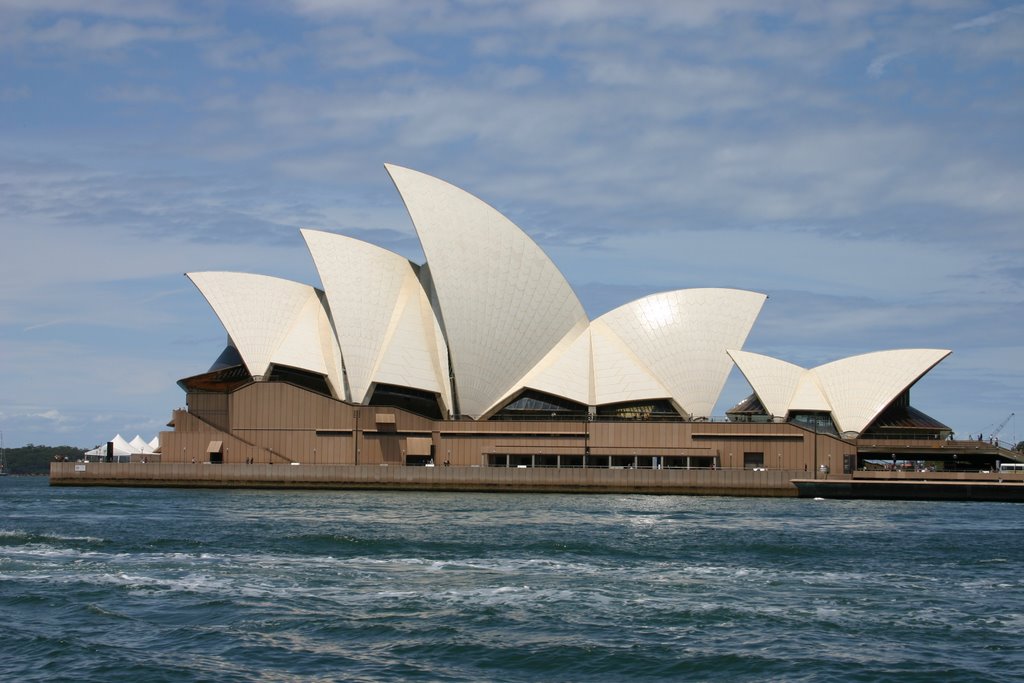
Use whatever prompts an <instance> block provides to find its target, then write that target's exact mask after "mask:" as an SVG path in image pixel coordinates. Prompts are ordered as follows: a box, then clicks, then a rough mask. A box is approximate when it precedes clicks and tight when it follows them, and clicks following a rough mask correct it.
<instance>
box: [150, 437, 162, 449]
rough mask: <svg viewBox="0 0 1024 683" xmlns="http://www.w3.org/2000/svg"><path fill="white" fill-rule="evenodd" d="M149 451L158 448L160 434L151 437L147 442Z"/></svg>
mask: <svg viewBox="0 0 1024 683" xmlns="http://www.w3.org/2000/svg"><path fill="white" fill-rule="evenodd" d="M149 448H150V449H151V450H150V453H155V452H156V451H157V449H158V448H160V435H159V434H157V435H156V436H154V437H153V440H152V441H150V442H149Z"/></svg>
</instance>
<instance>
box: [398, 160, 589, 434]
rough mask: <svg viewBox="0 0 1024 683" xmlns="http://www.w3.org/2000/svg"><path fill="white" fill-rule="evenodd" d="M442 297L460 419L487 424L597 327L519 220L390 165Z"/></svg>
mask: <svg viewBox="0 0 1024 683" xmlns="http://www.w3.org/2000/svg"><path fill="white" fill-rule="evenodd" d="M386 168H387V170H388V173H389V174H390V175H391V178H392V180H393V181H394V183H395V186H396V187H397V188H398V192H399V193H400V194H401V195H402V200H403V201H404V202H405V206H406V208H407V209H408V211H409V216H410V217H411V219H412V222H413V225H414V226H415V228H416V233H417V234H418V235H419V238H420V243H421V245H422V246H423V252H424V254H425V255H426V257H427V263H429V264H430V275H431V277H432V279H433V285H434V287H435V288H436V292H437V301H438V305H439V307H440V311H441V314H440V317H441V324H442V328H443V330H444V334H445V339H446V340H447V342H448V350H449V353H450V354H451V364H452V370H453V372H454V375H455V387H456V393H457V400H458V406H459V411H460V412H461V413H462V414H464V415H469V416H471V417H479V416H481V415H483V414H484V412H485V411H486V410H487V409H488V408H489V407H491V406H492V405H493V404H494V403H495V401H497V400H498V399H499V398H501V397H502V396H503V395H504V394H505V393H506V392H508V390H509V389H510V388H511V387H513V386H514V385H515V383H516V382H517V380H520V379H521V378H522V377H523V376H525V375H526V374H527V373H528V372H529V371H530V370H531V369H532V368H533V367H534V366H536V365H537V364H538V363H539V362H540V361H541V360H542V359H543V358H544V357H545V356H546V355H547V354H548V353H549V352H550V351H551V350H552V349H553V348H554V347H555V346H556V345H557V344H558V343H559V342H560V341H562V340H563V339H565V337H566V336H567V335H569V334H570V332H572V331H573V330H574V328H575V330H576V331H577V332H581V331H582V330H583V329H585V328H586V326H587V324H588V319H587V315H586V313H585V312H584V311H583V306H582V304H580V302H579V299H577V298H576V294H575V292H573V291H572V288H571V287H570V286H569V283H568V282H566V280H565V278H564V277H563V276H562V274H561V273H560V272H559V271H558V268H556V267H555V264H554V263H552V262H551V259H549V258H548V256H547V254H545V253H544V252H543V251H542V250H541V248H540V247H538V246H537V245H536V244H535V243H534V241H533V240H531V239H530V238H529V237H528V236H527V235H526V233H524V232H523V231H522V230H520V229H519V228H518V227H517V226H516V225H515V224H514V223H512V221H510V220H509V219H508V218H506V217H505V216H503V215H502V214H501V213H499V212H498V211H497V210H495V209H494V208H492V207H491V206H490V205H488V204H486V203H485V202H483V201H482V200H480V199H478V198H477V197H474V196H473V195H471V194H470V193H468V192H466V191H465V190H462V189H459V188H458V187H455V186H454V185H451V184H449V183H446V182H444V181H443V180H439V179H437V178H434V177H432V176H429V175H427V174H425V173H420V172H419V171H413V170H411V169H408V168H403V167H401V166H393V165H387V167H386Z"/></svg>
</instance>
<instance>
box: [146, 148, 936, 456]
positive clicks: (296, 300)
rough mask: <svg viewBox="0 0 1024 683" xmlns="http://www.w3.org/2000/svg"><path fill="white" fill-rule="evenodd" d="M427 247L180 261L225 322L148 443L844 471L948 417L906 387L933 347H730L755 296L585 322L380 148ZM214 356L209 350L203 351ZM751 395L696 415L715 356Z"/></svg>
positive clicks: (323, 235)
mask: <svg viewBox="0 0 1024 683" xmlns="http://www.w3.org/2000/svg"><path fill="white" fill-rule="evenodd" d="M387 171H388V173H389V174H390V175H391V178H392V180H393V181H394V183H395V186H396V187H397V189H398V192H399V194H400V196H401V198H402V200H403V201H404V203H405V206H406V208H407V210H408V213H409V215H410V217H411V219H412V223H413V225H414V227H415V230H416V233H417V235H418V236H419V240H420V243H421V245H422V248H423V253H424V255H425V257H426V261H425V263H422V264H420V263H413V262H411V261H409V260H407V259H406V258H404V257H402V256H400V255H398V254H395V253H392V252H390V251H387V250H385V249H382V248H380V247H377V246H374V245H372V244H368V243H366V242H363V241H360V240H357V239H353V238H350V237H346V236H343V235H339V234H334V233H329V232H321V231H318V230H302V231H301V234H302V238H303V239H304V240H305V243H306V246H307V248H308V249H309V253H310V255H311V257H312V261H313V264H314V266H315V268H316V273H317V275H318V276H319V283H320V286H319V287H317V286H313V285H310V284H304V283H299V282H293V281H288V280H282V279H279V278H275V277H268V276H263V275H255V274H248V273H232V272H197V273H189V274H188V277H189V278H190V279H191V281H192V282H193V283H194V284H195V286H196V287H197V288H198V289H199V291H200V292H201V294H202V295H203V296H204V297H205V299H206V301H207V302H208V303H209V305H210V306H211V307H212V309H213V311H214V312H215V313H216V315H217V317H218V318H219V320H220V322H221V323H222V324H223V326H224V328H225V330H226V332H227V346H226V348H224V350H223V352H222V353H221V354H220V356H219V357H218V358H217V360H216V362H215V363H214V364H213V366H212V367H211V368H210V369H209V370H208V371H207V372H204V373H202V374H196V375H194V376H191V377H187V378H185V379H182V380H180V382H179V384H180V386H181V387H182V388H183V389H184V390H185V392H186V396H187V408H185V409H181V410H178V411H175V413H174V417H173V421H172V423H171V426H172V427H173V430H172V431H169V432H165V433H164V434H162V435H161V438H160V442H161V450H162V454H161V457H162V461H163V462H164V463H173V462H181V463H189V462H209V463H238V464H249V463H256V464H267V463H270V464H289V463H291V464H300V463H301V464H313V465H332V464H335V465H392V466H409V465H412V466H420V465H427V466H429V465H434V466H437V467H443V466H451V467H479V468H495V467H497V468H523V467H526V468H541V467H543V468H599V469H601V468H603V469H618V468H624V469H644V468H646V469H651V470H659V469H704V470H719V469H720V470H728V469H741V470H742V469H747V470H758V471H760V470H776V469H780V470H787V471H790V472H795V473H800V472H807V473H809V474H808V476H810V473H817V472H819V471H821V472H827V471H831V472H833V473H835V474H841V473H844V472H845V473H849V472H851V471H853V470H855V469H856V468H858V467H860V466H863V464H864V463H865V462H866V461H868V460H870V459H888V458H889V457H890V455H892V458H893V460H895V459H896V453H899V454H900V459H901V460H903V459H905V458H908V457H925V456H926V455H929V454H930V455H932V457H933V458H934V457H936V456H935V454H934V452H932V451H929V449H930V448H932V447H933V446H934V445H935V444H936V443H942V442H945V441H947V440H948V438H949V437H950V429H949V428H948V427H946V426H945V425H943V424H942V423H940V422H938V421H936V420H935V419H933V418H931V417H929V416H927V415H925V414H924V413H922V412H920V411H918V410H916V409H915V408H914V407H912V406H911V404H910V389H911V387H912V386H913V385H914V384H915V383H916V382H917V381H918V380H920V379H921V378H922V377H923V376H924V375H925V374H926V373H927V372H928V371H929V370H930V369H931V368H933V367H934V366H935V365H936V364H937V363H939V362H940V361H942V360H943V359H944V358H945V357H946V356H947V355H948V354H949V353H950V352H949V351H947V350H943V349H901V350H888V351H876V352H873V353H867V354H864V355H858V356H854V357H850V358H843V359H840V360H836V361H834V362H831V363H827V364H825V365H821V366H818V367H815V368H802V367H799V366H797V365H794V364H792V363H789V362H787V361H785V360H781V359H776V358H771V357H769V356H765V355H761V354H758V353H754V352H751V351H747V350H743V346H744V343H745V341H746V339H747V336H748V334H749V333H750V331H751V328H752V327H753V325H754V323H755V321H756V319H757V316H758V314H759V312H760V310H761V307H762V305H764V303H765V300H766V296H765V295H764V294H760V293H757V292H751V291H743V290H736V289H717V288H715V289H682V290H677V291H670V292H663V293H659V294H652V295H650V296H646V297H644V298H641V299H638V300H636V301H633V302H631V303H628V304H626V305H624V306H621V307H619V308H617V309H615V310H612V311H610V312H608V313H605V314H604V315H601V316H600V317H597V318H595V319H593V320H591V319H590V318H589V317H588V316H587V314H586V313H585V312H584V309H583V306H582V305H581V304H580V301H579V299H578V298H577V296H576V294H575V293H574V292H573V289H572V287H570V285H569V283H568V282H567V281H566V280H565V278H564V277H563V276H562V274H561V273H560V272H559V270H558V268H557V267H556V265H555V264H554V263H553V262H552V261H551V259H550V258H548V256H547V255H546V254H545V253H544V252H543V251H542V250H541V249H540V247H538V246H537V244H536V243H534V241H533V240H532V239H531V238H530V237H529V236H528V235H527V234H526V233H525V232H524V231H523V230H521V229H520V228H518V227H517V226H516V225H514V224H513V223H512V222H511V221H510V220H509V219H507V218H506V217H505V216H503V215H502V214H501V213H499V212H498V211H496V210H495V209H493V208H492V207H491V206H489V205H488V204H486V203H485V202H483V201H481V200H480V199H478V198H476V197H475V196H473V195H471V194H469V193H468V192H466V191H464V190H461V189H459V188H457V187H454V186H453V185H451V184H449V183H446V182H444V181H442V180H439V179H437V178H434V177H431V176H429V175H426V174H424V173H420V172H417V171H413V170H410V169H407V168H402V167H398V166H390V165H389V166H387ZM215 354H216V350H212V352H211V357H213V356H214V355H215ZM734 365H735V366H736V367H738V368H739V370H740V372H741V373H742V374H743V376H744V378H745V379H746V380H747V382H749V384H750V386H751V389H752V392H751V394H750V396H749V398H747V399H745V400H744V401H742V402H740V403H739V404H738V405H736V406H734V407H733V408H732V409H731V410H729V411H728V413H727V416H726V417H725V418H718V419H714V418H713V417H712V410H713V408H714V406H715V404H716V402H717V401H718V400H719V394H720V393H721V392H722V389H723V387H724V385H725V383H726V379H727V377H728V375H729V373H730V371H731V369H732V368H733V366H734Z"/></svg>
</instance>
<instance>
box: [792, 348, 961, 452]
mask: <svg viewBox="0 0 1024 683" xmlns="http://www.w3.org/2000/svg"><path fill="white" fill-rule="evenodd" d="M950 353H951V351H949V350H946V349H896V350H891V351H876V352H874V353H866V354H863V355H860V356H851V357H849V358H843V359H840V360H837V361H834V362H832V363H827V364H825V365H820V366H818V367H816V368H814V370H812V371H811V372H813V373H814V375H815V377H816V379H817V381H818V384H819V386H820V387H821V388H822V391H823V392H824V394H825V395H826V396H827V397H828V401H829V403H830V404H831V405H832V417H833V419H834V420H835V422H836V426H837V427H838V428H839V431H840V432H841V433H843V434H849V433H857V434H859V433H860V432H861V431H863V430H864V428H865V427H867V426H868V425H869V424H871V422H872V421H873V420H874V419H875V418H876V417H878V415H879V413H881V412H882V411H883V410H885V408H886V406H888V405H889V404H890V403H892V402H893V400H894V399H895V398H896V397H897V396H899V395H900V394H901V393H903V391H904V390H906V389H908V388H910V386H912V385H913V384H914V383H915V382H916V381H917V380H919V379H920V378H921V377H922V376H923V375H924V374H925V373H927V372H928V371H929V370H931V369H932V368H933V367H935V366H936V365H937V364H938V363H939V362H940V361H941V360H942V359H943V358H945V357H946V356H948V355H949V354H950Z"/></svg>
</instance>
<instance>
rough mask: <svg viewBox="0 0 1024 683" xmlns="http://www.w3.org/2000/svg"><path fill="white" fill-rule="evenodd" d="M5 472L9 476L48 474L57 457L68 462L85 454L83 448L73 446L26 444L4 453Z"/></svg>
mask: <svg viewBox="0 0 1024 683" xmlns="http://www.w3.org/2000/svg"><path fill="white" fill-rule="evenodd" d="M4 454H5V456H6V460H7V471H8V472H10V473H11V474H49V473H50V463H51V462H53V460H54V458H55V457H56V456H58V455H62V456H64V457H66V458H67V459H68V460H78V459H79V458H81V457H82V456H83V455H84V454H85V449H84V448H77V447H75V446H37V445H35V444H31V443H30V444H28V445H27V446H22V447H21V448H8V449H6V450H5V452H4Z"/></svg>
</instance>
